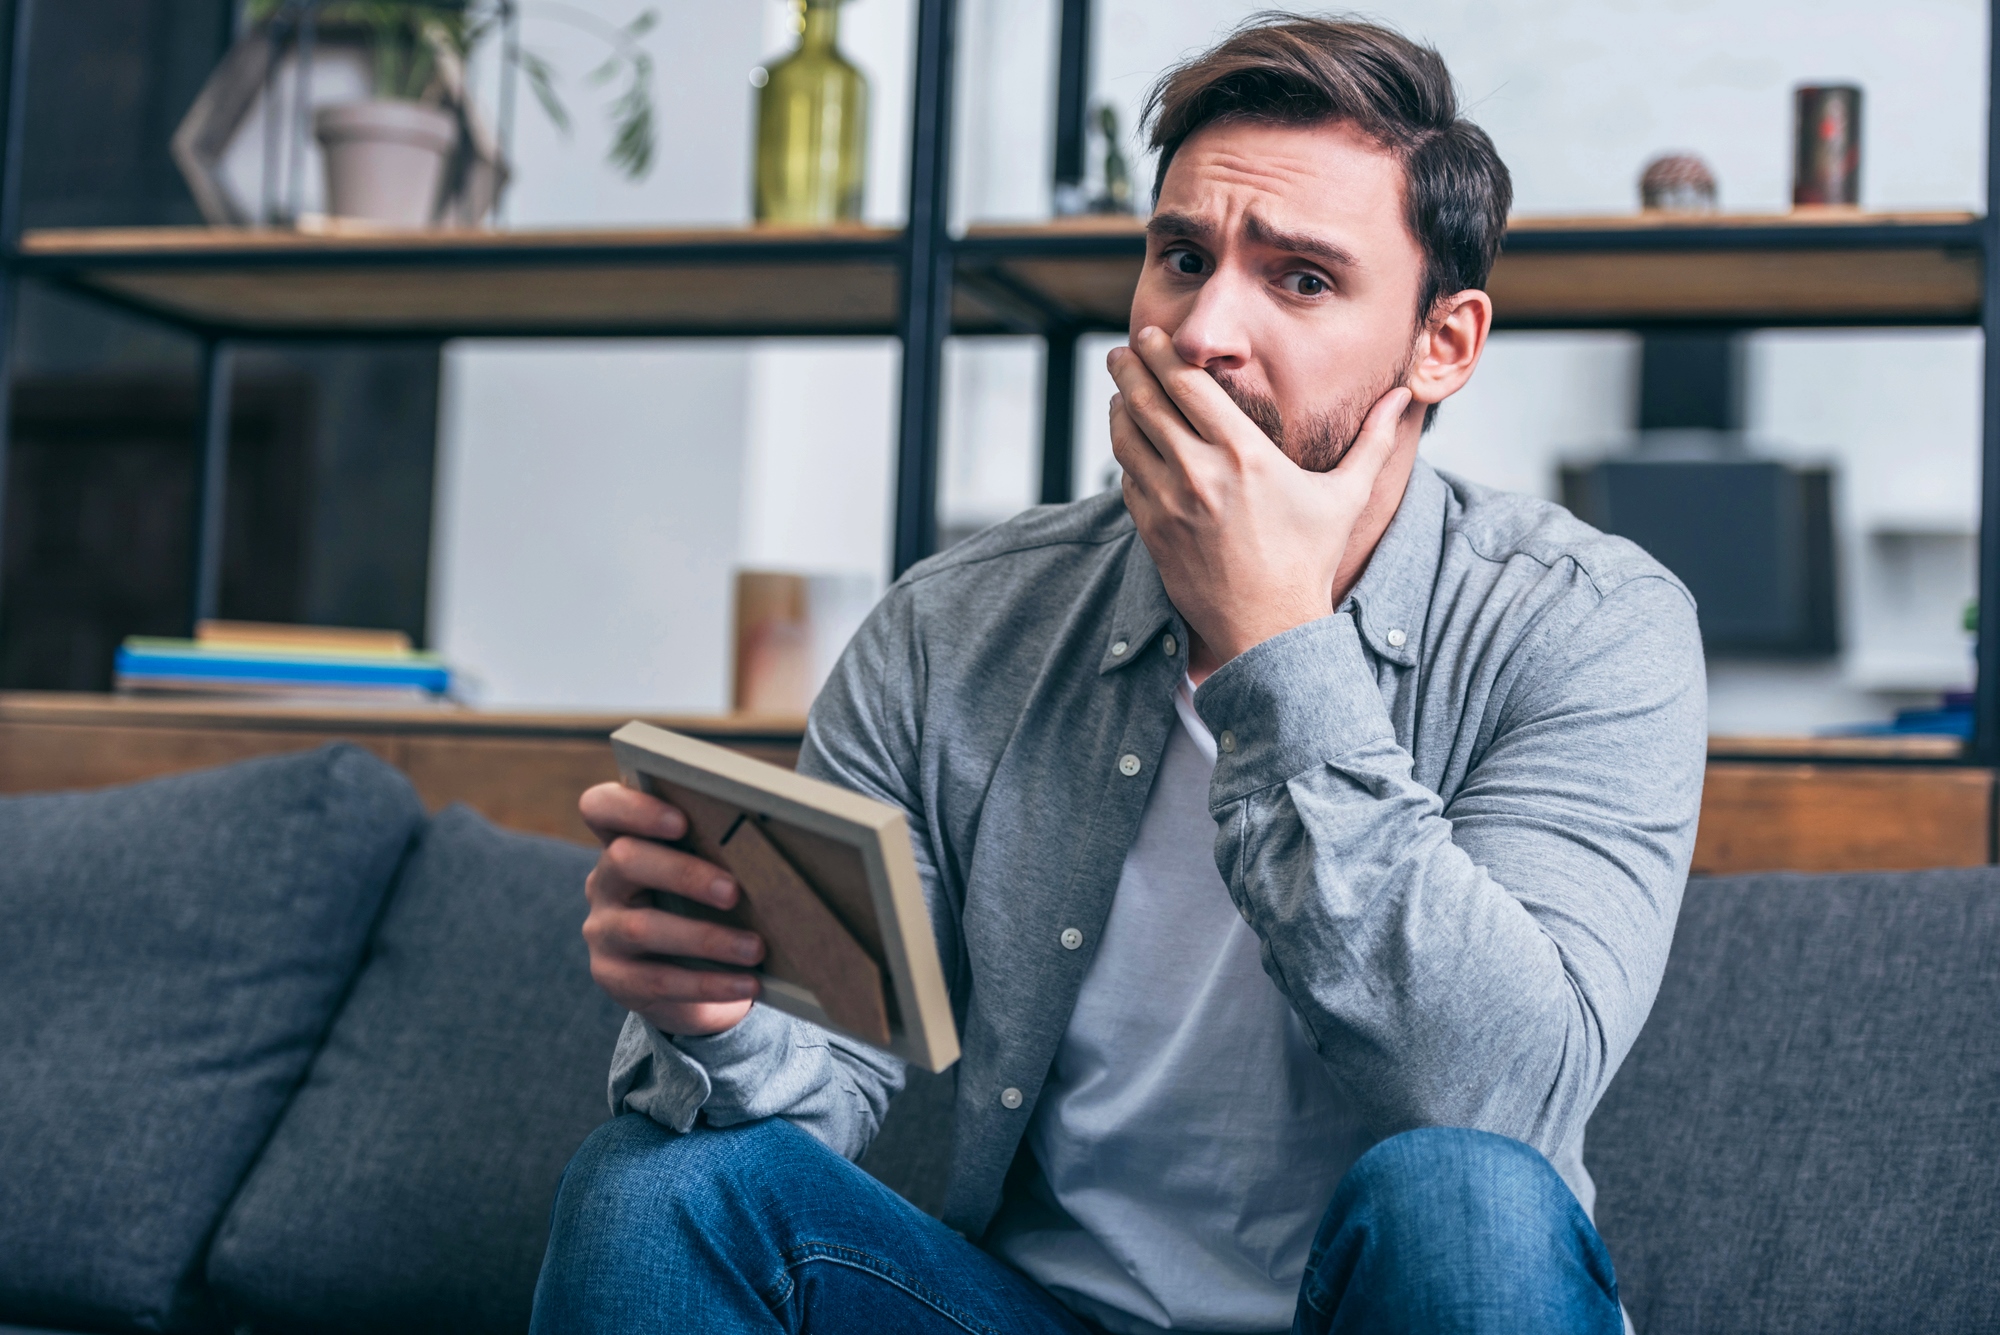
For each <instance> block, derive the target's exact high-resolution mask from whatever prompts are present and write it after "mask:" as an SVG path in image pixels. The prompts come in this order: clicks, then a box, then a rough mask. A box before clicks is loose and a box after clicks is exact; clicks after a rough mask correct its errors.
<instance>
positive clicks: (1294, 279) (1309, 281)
mask: <svg viewBox="0 0 2000 1335" xmlns="http://www.w3.org/2000/svg"><path fill="white" fill-rule="evenodd" d="M1285 290H1286V291H1288V292H1296V293H1298V294H1299V295H1300V296H1302V297H1316V296H1318V295H1319V294H1320V293H1322V292H1324V291H1326V290H1327V287H1326V280H1325V279H1324V278H1321V277H1320V276H1319V275H1318V274H1316V273H1288V274H1286V275H1285Z"/></svg>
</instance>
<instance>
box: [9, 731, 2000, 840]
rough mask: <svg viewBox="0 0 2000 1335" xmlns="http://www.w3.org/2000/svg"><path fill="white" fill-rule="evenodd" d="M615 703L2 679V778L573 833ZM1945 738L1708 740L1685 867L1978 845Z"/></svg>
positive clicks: (787, 748)
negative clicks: (287, 699) (328, 751)
mask: <svg viewBox="0 0 2000 1335" xmlns="http://www.w3.org/2000/svg"><path fill="white" fill-rule="evenodd" d="M631 717H632V716H631V715H629V714H602V715H599V714H518V713H481V712H477V711H471V710H451V709H426V708H408V709H400V710H380V709H370V710H365V711H364V710H359V709H335V708H320V709H311V708H300V707H296V706H277V705H257V704H240V703H206V702H196V701H153V700H142V699H128V698H120V697H115V696H101V695H72V694H46V695H38V694H25V693H17V694H0V792H4V793H21V792H38V791H44V790H49V789H59V788H99V787H104V786H106V785H108V784H115V783H131V782H134V781H137V780H140V779H149V778H153V777H155V776H157V775H161V774H172V773H176V772H178V771H181V770H189V769H199V768H202V767H204V766H208V765H224V764H228V763H230V762H231V761H236V760H245V759H248V758H250V757H251V756H262V755H275V754H280V753H283V752H287V751H301V750H305V749H307V748H309V747H314V746H319V745H321V744H323V743H325V742H329V741H336V740H345V741H350V742H353V743H354V744H356V745H357V746H361V747H365V748H366V749H368V750H369V751H372V752H374V753H375V754H376V755H378V756H380V757H382V758H383V759H384V760H386V761H388V762H389V763H390V764H392V765H395V766H397V767H398V768H399V769H401V770H402V771H403V772H404V773H406V774H408V775H409V776H410V780H411V782H412V783H414V784H415V785H416V789H417V792H418V793H419V794H421V795H422V797H423V799H424V802H425V804H426V805H428V806H429V807H430V808H431V809H433V810H436V809H437V808H438V807H442V806H445V805H447V804H448V803H451V802H464V803H466V804H467V805H469V806H471V807H473V808H474V809H476V810H478V811H480V812H482V813H484V814H485V815H486V816H487V817H488V818H489V819H491V820H493V821H494V822H495V823H497V824H500V825H505V826H508V827H510V828H512V829H517V830H527V831H532V832H534V833H537V834H550V835H556V836H558V837H561V838H565V839H575V840H579V841H583V842H588V841H589V838H590V835H589V832H588V831H587V830H585V829H584V827H583V822H582V821H581V820H579V819H578V817H577V814H576V799H577V795H578V794H579V793H581V792H582V791H583V790H584V789H585V788H587V787H589V786H590V785H591V784H593V783H599V782H603V781H605V780H609V779H615V778H617V769H616V767H615V766H614V765H613V763H612V760H611V747H610V744H609V742H608V741H607V739H608V738H609V736H610V734H611V732H612V730H613V729H614V728H617V727H618V726H619V725H621V724H623V723H625V722H627V721H629V719H630V718H631ZM646 721H647V722H649V723H656V724H658V725H660V726H661V727H665V728H672V729H674V730H675V731H677V732H685V733H691V734H693V735H694V736H697V737H701V738H703V739H705V740H707V741H711V742H715V743H717V744H719V745H723V746H730V747H734V748H736V749H737V750H740V751H743V752H745V753H746V754H749V755H754V756H756V757H758V758H759V759H762V760H769V761H771V762H772V763H774V764H779V765H784V766H787V767H789V766H791V765H792V764H793V763H795V762H796V760H797V759H798V749H799V741H800V737H801V734H802V732H803V729H804V722H803V720H800V719H796V718H717V717H702V718H667V717H651V718H648V719H647V720H646ZM1786 751H1789V752H1791V754H1790V755H1784V754H1781V753H1783V752H1786ZM1956 753H1957V748H1956V744H1954V743H1948V742H1944V741H1941V740H1937V739H1914V740H1913V739H1894V740H1884V741H1876V742H1853V743H1809V742H1777V741H1765V742H1759V743H1755V744H1749V745H1746V744H1745V743H1743V742H1741V741H1738V742H1724V741H1718V742H1717V743H1716V744H1715V745H1714V746H1713V747H1712V750H1711V757H1710V761H1709V767H1708V784H1707V788H1706V790H1705V791H1704V793H1703V795H1702V815H1701V833H1700V837H1699V838H1698V839H1697V841H1696V844H1695V857H1694V870H1695V871H1696V872H1697V873H1701V874H1714V875H1720V874H1726V873H1730V872H1745V871H1785V870H1791V871H1862V870H1902V869H1908V868H1916V867H1969V866H1978V865H1981V864H1983V863H1987V862H1991V861H1993V860H1994V856H1993V837H1994V834H1993V804H1994V774H1993V771H1991V770H1986V769H1978V768H1974V767H1972V766H1967V765H1959V764H1954V763H1950V761H1951V758H1952V757H1953V756H1955V755H1956ZM1753 755H1754V756H1758V757H1760V758H1754V759H1753V758H1750V757H1751V756H1753Z"/></svg>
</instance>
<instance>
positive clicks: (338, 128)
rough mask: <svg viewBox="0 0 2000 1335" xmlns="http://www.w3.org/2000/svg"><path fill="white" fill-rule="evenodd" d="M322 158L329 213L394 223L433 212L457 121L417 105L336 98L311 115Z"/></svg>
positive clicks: (428, 217)
mask: <svg viewBox="0 0 2000 1335" xmlns="http://www.w3.org/2000/svg"><path fill="white" fill-rule="evenodd" d="M313 133H314V134H315V135H316V136H318V138H319V145H320V151H321V153H322V155H323V156H324V157H325V159H326V211H327V212H328V213H330V214H332V215H334V216H335V217H338V218H360V219H364V220H366V221H368V222H374V223H382V224H385V225H387V226H391V227H425V226H428V225H429V224H430V223H431V221H432V219H434V218H435V217H436V216H437V209H438V190H439V187H440V186H441V185H442V184H443V182H444V167H445V161H446V159H447V158H448V157H449V156H450V154H451V151H452V149H453V148H454V147H456V146H457V144H458V119H457V118H456V117H455V116H453V115H452V114H451V113H450V112H448V111H443V110H440V109H439V108H437V107H431V106H425V105H423V104H422V103H419V102H390V101H380V102H340V103H336V104H334V105H333V106H327V107H321V108H320V109H319V110H318V111H316V112H314V113H313Z"/></svg>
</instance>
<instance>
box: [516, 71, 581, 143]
mask: <svg viewBox="0 0 2000 1335" xmlns="http://www.w3.org/2000/svg"><path fill="white" fill-rule="evenodd" d="M521 74H522V77H524V78H525V79H527V81H528V91H529V92H531V93H533V94H534V95H535V101H537V102H539V103H541V106H542V113H543V114H544V115H546V116H547V117H548V118H549V122H550V123H551V124H553V125H554V126H555V127H556V129H558V130H560V131H562V132H563V133H564V134H568V133H569V111H568V110H567V109H566V108H565V107H564V106H563V104H562V99H561V98H559V97H557V96H556V87H555V84H556V72H555V68H554V67H553V66H551V65H550V64H549V62H548V61H546V60H544V59H542V58H541V57H540V56H538V55H536V54H535V53H534V52H532V51H523V52H522V53H521Z"/></svg>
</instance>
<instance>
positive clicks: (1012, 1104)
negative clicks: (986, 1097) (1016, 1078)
mask: <svg viewBox="0 0 2000 1335" xmlns="http://www.w3.org/2000/svg"><path fill="white" fill-rule="evenodd" d="M1000 1106H1001V1107H1003V1108H1006V1109H1009V1110H1012V1109H1015V1108H1018V1107H1020V1106H1021V1091H1020V1090H1018V1089H1016V1088H1014V1087H1013V1086H1012V1085H1009V1086H1007V1088H1005V1089H1003V1090H1001V1091H1000Z"/></svg>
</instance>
